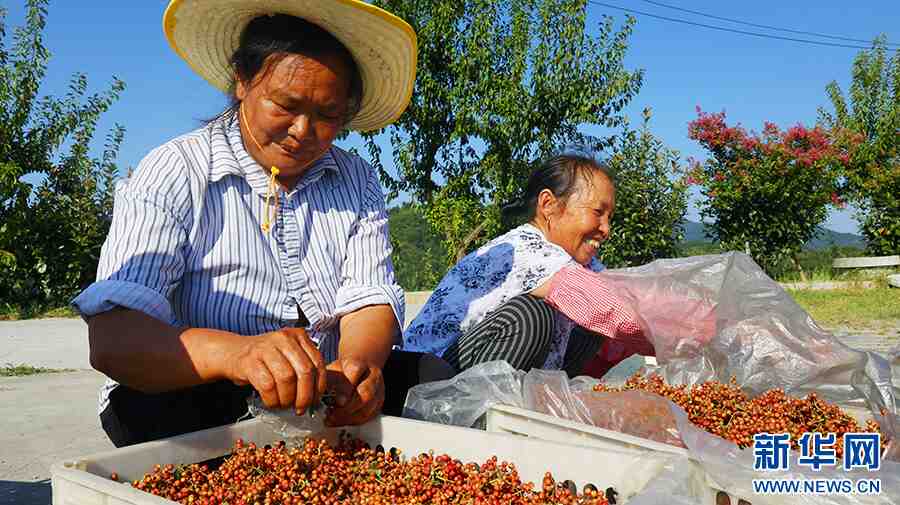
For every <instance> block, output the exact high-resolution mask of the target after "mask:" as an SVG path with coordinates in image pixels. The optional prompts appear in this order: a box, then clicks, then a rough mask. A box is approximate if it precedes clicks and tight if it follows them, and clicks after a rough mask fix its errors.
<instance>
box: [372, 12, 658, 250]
mask: <svg viewBox="0 0 900 505" xmlns="http://www.w3.org/2000/svg"><path fill="white" fill-rule="evenodd" d="M374 3H375V4H377V5H379V6H382V7H384V8H386V9H387V10H389V11H391V12H393V13H395V14H397V15H398V16H400V17H402V18H403V19H405V20H407V21H408V22H410V24H411V25H412V26H413V28H414V29H415V30H416V33H417V34H418V40H419V55H418V63H417V76H416V87H415V90H414V92H413V96H412V101H411V103H410V105H409V108H408V109H407V110H406V112H405V113H404V114H403V116H401V117H400V119H399V120H398V121H397V122H396V123H394V124H393V125H391V126H390V127H389V128H388V129H387V131H386V132H371V133H370V134H368V136H367V147H368V149H369V152H370V157H371V158H372V161H373V164H374V165H375V166H376V167H377V168H378V169H379V170H380V173H381V177H382V180H383V183H384V185H385V187H386V188H387V189H388V191H389V195H388V196H389V198H394V197H396V196H397V195H398V194H399V192H401V191H404V192H407V193H408V194H410V196H411V197H412V198H413V199H414V201H416V202H418V203H420V204H422V205H423V206H424V208H425V209H426V210H425V215H426V216H427V219H428V221H429V222H430V223H431V225H432V227H434V228H435V229H436V230H438V231H439V233H440V234H441V236H442V238H443V241H444V244H445V246H446V248H447V253H448V255H449V256H450V259H451V260H454V261H455V260H456V259H457V258H458V257H459V256H460V255H462V254H464V253H466V252H468V251H471V250H473V249H474V248H476V247H477V246H479V245H481V244H482V243H484V242H485V241H487V240H488V239H490V238H491V237H493V236H496V235H498V234H499V233H502V232H503V231H505V229H507V228H509V227H510V226H511V225H510V224H509V223H504V222H502V221H501V219H500V217H499V216H500V213H499V211H498V209H499V207H500V206H502V205H503V204H504V203H506V202H508V201H510V200H512V199H513V198H514V197H515V196H517V195H518V194H519V193H520V192H521V190H522V187H523V186H524V184H525V181H526V180H527V178H528V175H529V174H530V173H531V171H532V169H533V167H534V163H535V162H536V161H538V160H541V159H542V158H545V157H547V156H548V155H549V154H550V153H552V152H553V151H555V150H557V149H559V148H560V147H562V146H565V145H570V144H580V145H583V146H585V147H588V148H591V149H595V150H596V149H599V148H602V147H607V146H609V145H611V144H612V139H600V138H595V137H591V136H588V135H585V134H583V133H582V132H580V131H579V129H578V128H579V127H580V126H582V125H586V124H594V125H600V126H604V127H608V128H616V127H619V126H621V125H622V124H623V123H624V118H623V117H622V115H621V110H622V108H623V107H625V106H626V105H627V104H628V102H629V101H630V100H631V98H632V97H633V96H634V95H635V94H636V93H637V91H638V89H639V88H640V85H641V81H642V76H643V74H642V72H641V71H628V70H626V69H625V67H624V61H623V60H624V57H625V52H626V49H627V39H628V36H629V35H630V33H631V29H632V26H633V24H634V20H633V19H630V18H629V19H628V21H627V22H626V23H625V24H624V26H623V27H622V28H621V29H618V30H617V29H616V27H615V26H614V23H613V20H612V19H611V18H608V17H607V18H605V19H604V21H603V23H602V24H601V25H600V26H599V34H598V35H597V36H596V37H591V36H590V35H589V34H588V33H587V28H588V27H587V25H586V9H585V8H586V3H587V2H586V0H463V1H459V2H446V1H442V0H423V1H419V2H405V1H401V0H377V1H375V2H374ZM381 133H386V134H388V135H389V137H390V140H391V144H392V146H393V158H394V164H395V166H396V167H397V172H398V173H397V175H396V176H394V175H392V174H390V173H388V172H387V171H386V170H385V168H384V167H383V166H382V165H381V164H380V162H379V160H380V154H381V152H380V148H379V146H378V145H377V144H376V143H375V141H374V139H375V137H376V136H377V135H379V134H381Z"/></svg>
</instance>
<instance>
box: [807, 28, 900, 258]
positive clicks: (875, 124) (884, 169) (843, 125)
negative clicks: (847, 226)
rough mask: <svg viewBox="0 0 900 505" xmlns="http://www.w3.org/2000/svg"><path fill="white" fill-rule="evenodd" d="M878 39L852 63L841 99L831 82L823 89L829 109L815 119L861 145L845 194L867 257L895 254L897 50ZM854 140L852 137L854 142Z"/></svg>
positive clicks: (899, 154)
mask: <svg viewBox="0 0 900 505" xmlns="http://www.w3.org/2000/svg"><path fill="white" fill-rule="evenodd" d="M885 40H886V39H885V38H884V37H880V38H878V39H876V40H875V42H874V44H873V46H872V49H870V50H864V51H861V52H860V53H859V54H858V55H857V56H856V59H855V60H854V61H853V81H852V83H851V84H850V89H849V93H848V94H847V96H846V97H845V95H844V92H843V91H842V90H841V88H840V86H839V85H838V83H837V82H831V83H830V84H829V85H828V87H827V88H826V91H827V93H828V98H829V99H830V101H831V106H832V110H831V111H828V110H825V109H824V108H820V109H819V115H820V120H821V122H822V123H823V124H825V125H826V126H828V127H830V128H832V129H834V130H835V131H836V133H837V134H843V135H845V139H844V140H845V141H850V142H854V141H855V142H862V145H861V146H860V147H859V149H857V150H856V152H855V156H853V157H852V158H851V160H850V163H849V164H848V169H847V172H846V174H845V175H846V190H847V194H848V195H849V197H850V200H851V201H852V202H853V203H855V204H856V205H857V207H859V209H860V212H859V213H858V214H857V220H858V221H859V224H860V227H861V230H862V233H863V236H864V237H865V239H866V246H867V249H868V250H869V252H870V253H872V254H882V255H890V254H897V253H898V252H900V134H898V132H900V49H898V50H897V51H895V52H894V54H893V56H889V55H888V50H887V44H886V42H885ZM854 137H855V138H854Z"/></svg>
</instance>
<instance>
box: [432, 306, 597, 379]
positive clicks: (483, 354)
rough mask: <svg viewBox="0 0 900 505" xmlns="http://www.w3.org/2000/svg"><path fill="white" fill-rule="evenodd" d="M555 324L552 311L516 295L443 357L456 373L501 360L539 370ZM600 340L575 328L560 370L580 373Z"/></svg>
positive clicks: (456, 343)
mask: <svg viewBox="0 0 900 505" xmlns="http://www.w3.org/2000/svg"><path fill="white" fill-rule="evenodd" d="M555 324H556V313H555V311H554V309H552V308H551V307H550V306H549V305H547V304H546V303H544V302H543V300H540V299H538V298H535V297H533V296H531V295H527V294H526V295H520V296H517V297H515V298H512V299H510V300H509V301H508V302H506V303H505V304H503V306H501V307H500V308H499V309H497V310H495V311H494V312H492V313H490V314H489V315H488V316H487V317H486V318H484V320H483V321H481V322H480V323H478V324H477V325H475V326H474V327H473V328H471V329H470V330H469V331H467V332H466V333H465V334H464V335H463V336H461V337H460V338H459V339H458V340H457V341H456V342H454V343H453V344H452V345H451V346H450V347H449V348H448V349H447V351H445V352H444V355H443V358H444V360H446V361H447V362H448V363H450V364H451V365H452V366H453V367H454V368H456V370H457V371H460V372H461V371H463V370H466V369H468V368H471V367H473V366H475V365H477V364H479V363H485V362H488V361H494V360H504V361H506V362H507V363H509V364H510V365H512V366H513V367H514V368H517V369H519V370H525V371H527V370H530V369H532V368H540V367H542V366H543V365H544V362H545V361H547V355H548V354H549V353H550V343H551V341H552V339H553V336H554V328H555ZM603 338H604V337H602V336H600V335H597V334H594V333H590V332H588V331H586V330H584V329H582V328H580V327H576V328H575V330H573V331H572V334H571V335H570V336H569V344H568V346H567V347H566V354H565V357H564V359H563V370H565V371H566V373H568V375H569V376H570V377H574V376H576V375H579V374H581V373H582V371H583V370H584V367H585V365H586V364H587V363H588V361H589V360H590V359H591V358H592V357H593V356H594V355H595V354H597V351H598V350H599V349H600V344H601V343H602V341H603Z"/></svg>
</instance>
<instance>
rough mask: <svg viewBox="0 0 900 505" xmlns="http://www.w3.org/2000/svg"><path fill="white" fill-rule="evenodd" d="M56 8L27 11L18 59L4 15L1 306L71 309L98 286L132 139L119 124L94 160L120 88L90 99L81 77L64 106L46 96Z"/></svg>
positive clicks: (41, 1) (16, 39) (18, 35)
mask: <svg viewBox="0 0 900 505" xmlns="http://www.w3.org/2000/svg"><path fill="white" fill-rule="evenodd" d="M47 4H48V1H47V0H28V1H27V2H26V19H25V23H24V25H23V26H21V27H18V28H17V29H16V30H15V32H14V34H13V44H12V47H11V49H10V50H8V49H7V46H6V24H5V20H6V10H5V9H2V8H0V304H3V303H7V304H9V303H16V304H26V305H28V304H34V305H47V304H60V303H65V302H66V301H67V299H68V297H70V296H72V295H73V294H74V293H75V292H77V291H78V290H79V289H80V288H82V287H83V286H84V285H85V284H87V283H88V282H90V280H91V279H92V278H93V276H94V275H95V273H96V268H97V258H98V256H99V250H100V246H101V244H102V242H103V238H104V236H105V235H106V232H107V229H108V227H109V217H110V215H111V212H112V194H111V191H112V185H113V184H112V183H113V180H114V178H115V177H116V174H117V172H118V169H117V167H116V165H115V157H116V153H117V152H118V148H119V145H120V143H121V142H122V138H123V136H124V129H123V128H122V127H121V126H119V125H116V127H115V128H114V129H113V130H112V132H110V133H109V134H108V136H107V138H106V148H105V150H104V153H103V155H102V157H101V158H100V159H95V158H91V157H90V155H89V144H90V142H91V140H92V139H93V137H94V133H95V131H96V125H97V121H98V119H99V118H100V116H101V114H103V113H104V112H105V111H106V110H107V109H108V108H109V106H110V105H111V104H112V103H113V102H114V101H115V100H116V99H117V98H118V96H119V93H121V91H122V90H123V89H124V84H123V83H122V81H120V80H118V79H115V78H114V79H113V82H112V84H111V85H110V87H109V88H108V89H107V90H106V91H103V92H100V93H96V94H92V95H87V87H88V82H87V78H86V77H85V76H84V75H83V74H76V75H74V76H73V77H72V80H71V82H70V85H69V91H68V93H67V94H66V95H65V96H64V97H62V98H55V97H50V96H44V97H39V90H40V85H41V82H42V80H43V79H44V76H45V75H46V71H47V63H48V61H49V59H50V52H49V51H48V50H47V48H46V47H45V46H44V44H43V39H42V34H43V31H44V28H45V23H46V17H47ZM26 178H27V179H31V180H36V181H39V182H35V183H29V182H26Z"/></svg>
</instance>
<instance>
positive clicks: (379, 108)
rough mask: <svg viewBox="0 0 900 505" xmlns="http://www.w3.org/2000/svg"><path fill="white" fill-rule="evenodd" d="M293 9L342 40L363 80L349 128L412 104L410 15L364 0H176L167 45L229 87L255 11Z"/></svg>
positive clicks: (166, 21) (364, 126) (168, 18)
mask: <svg viewBox="0 0 900 505" xmlns="http://www.w3.org/2000/svg"><path fill="white" fill-rule="evenodd" d="M264 14H287V15H290V16H296V17H299V18H303V19H306V20H307V21H309V22H311V23H314V24H316V25H318V26H320V27H322V28H323V29H324V30H326V31H328V32H330V33H331V34H332V35H334V36H335V38H337V39H338V40H340V41H341V42H342V43H343V44H344V45H345V46H346V47H347V49H348V50H349V51H350V53H351V54H352V55H353V59H354V60H356V64H357V66H358V67H359V72H360V77H361V78H362V83H363V96H362V101H361V102H362V103H361V107H360V110H359V113H358V114H357V115H356V116H355V117H354V118H353V120H351V121H350V124H349V125H348V127H349V128H351V129H354V130H360V131H368V130H376V129H378V128H382V127H384V126H386V125H388V124H390V123H392V122H394V121H395V120H397V118H399V117H400V114H402V113H403V111H404V110H405V109H406V106H407V105H408V104H409V99H410V96H411V95H412V90H413V82H414V81H415V77H416V34H415V32H414V31H413V29H412V27H410V26H409V25H408V24H407V23H406V22H405V21H403V20H402V19H400V18H398V17H396V16H394V15H393V14H391V13H389V12H386V11H384V10H382V9H379V8H378V7H375V6H373V5H370V4H367V3H365V2H362V1H359V0H171V2H170V3H169V7H168V8H166V13H165V15H164V16H163V30H165V33H166V38H167V39H168V40H169V44H170V45H171V46H172V48H173V49H174V50H175V52H176V53H178V55H179V56H181V58H182V59H184V61H186V62H187V63H188V65H190V67H191V68H192V69H193V70H194V71H195V72H197V74H199V75H200V76H201V77H203V78H204V79H206V80H207V81H208V82H209V83H210V84H212V85H213V86H215V87H216V88H218V89H220V90H222V91H227V90H228V86H229V84H230V83H231V80H232V78H233V75H234V73H233V70H232V69H231V66H230V64H229V59H230V58H231V55H232V54H233V53H234V51H235V50H236V49H237V47H238V44H239V42H240V37H241V33H242V32H243V30H244V28H245V27H246V26H247V24H248V23H250V21H251V20H253V19H254V18H256V17H258V16H261V15H264Z"/></svg>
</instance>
